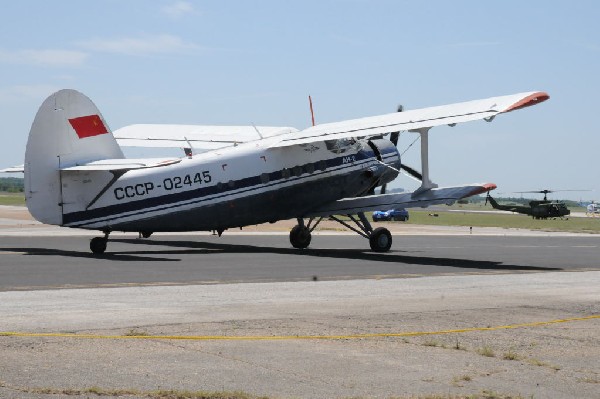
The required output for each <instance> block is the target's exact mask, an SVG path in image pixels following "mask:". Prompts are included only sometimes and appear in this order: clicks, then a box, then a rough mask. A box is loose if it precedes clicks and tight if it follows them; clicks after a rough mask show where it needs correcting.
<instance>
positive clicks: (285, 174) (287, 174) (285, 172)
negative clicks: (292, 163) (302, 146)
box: [281, 168, 292, 179]
mask: <svg viewBox="0 0 600 399" xmlns="http://www.w3.org/2000/svg"><path fill="white" fill-rule="evenodd" d="M291 175H292V172H291V171H290V170H289V169H288V168H283V170H282V171H281V177H283V178H284V179H289V178H290V176H291Z"/></svg>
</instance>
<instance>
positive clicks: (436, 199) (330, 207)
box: [305, 183, 496, 217]
mask: <svg viewBox="0 0 600 399" xmlns="http://www.w3.org/2000/svg"><path fill="white" fill-rule="evenodd" d="M495 188H496V185H495V184H493V183H485V184H469V185H464V186H457V187H440V188H432V189H430V190H427V191H424V192H421V193H417V192H414V193H401V194H381V195H369V196H366V197H358V198H344V199H341V200H337V201H334V202H331V203H329V204H326V205H325V206H322V207H320V208H318V209H315V210H314V211H312V212H310V213H309V214H307V215H305V216H306V217H326V216H331V215H349V214H355V213H358V212H367V211H375V210H381V209H393V208H419V207H427V206H430V205H439V204H446V205H451V204H453V203H454V202H456V201H457V200H459V199H461V198H465V197H471V196H473V195H477V194H482V193H486V192H488V191H491V190H494V189H495Z"/></svg>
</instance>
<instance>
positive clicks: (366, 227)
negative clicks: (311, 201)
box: [329, 212, 392, 252]
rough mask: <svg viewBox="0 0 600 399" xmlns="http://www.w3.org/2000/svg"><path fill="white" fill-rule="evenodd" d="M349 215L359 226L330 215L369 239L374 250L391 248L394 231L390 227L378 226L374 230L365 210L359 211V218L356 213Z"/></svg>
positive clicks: (379, 250) (384, 250) (380, 250)
mask: <svg viewBox="0 0 600 399" xmlns="http://www.w3.org/2000/svg"><path fill="white" fill-rule="evenodd" d="M347 216H348V217H349V218H350V220H351V221H352V222H354V224H355V225H356V226H357V227H354V226H352V225H350V224H348V223H347V222H345V221H343V220H341V219H338V218H337V217H335V216H330V217H329V218H330V219H332V220H335V221H336V222H338V223H340V224H342V225H343V226H345V227H347V228H349V229H350V230H352V231H354V232H355V233H357V234H358V235H361V236H363V237H365V238H366V239H368V240H369V244H370V246H371V250H373V252H387V251H389V250H390V248H391V247H392V233H390V231H389V230H388V229H386V228H385V227H378V228H376V229H375V230H373V227H372V226H371V223H369V220H368V219H367V217H366V216H365V214H364V213H363V212H359V213H358V219H357V218H356V217H355V216H354V215H347Z"/></svg>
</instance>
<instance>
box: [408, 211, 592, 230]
mask: <svg viewBox="0 0 600 399" xmlns="http://www.w3.org/2000/svg"><path fill="white" fill-rule="evenodd" d="M409 212H410V220H409V221H408V222H407V223H410V224H421V225H433V226H465V227H471V226H472V227H501V228H518V229H530V230H544V231H570V232H585V233H600V218H580V217H577V218H576V217H569V218H568V219H546V220H536V219H533V218H532V217H531V216H527V215H514V214H510V213H507V214H499V213H472V212H440V211H428V210H426V209H425V210H412V209H411V210H409ZM430 214H437V215H438V216H437V217H434V216H429V215H430Z"/></svg>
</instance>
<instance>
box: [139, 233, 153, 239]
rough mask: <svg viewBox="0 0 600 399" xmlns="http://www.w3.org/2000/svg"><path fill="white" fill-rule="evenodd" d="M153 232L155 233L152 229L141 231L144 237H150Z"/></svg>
mask: <svg viewBox="0 0 600 399" xmlns="http://www.w3.org/2000/svg"><path fill="white" fill-rule="evenodd" d="M152 233H153V232H152V231H140V235H141V236H142V237H144V238H150V236H151V235H152Z"/></svg>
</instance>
